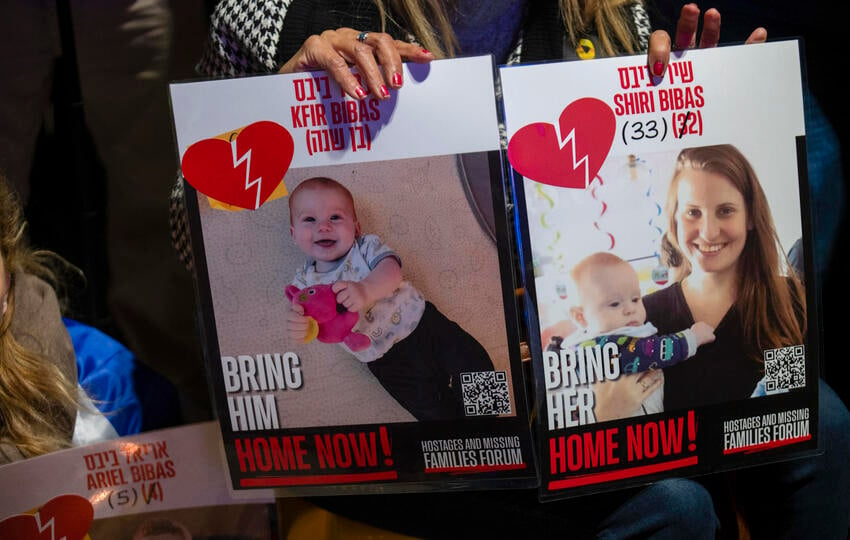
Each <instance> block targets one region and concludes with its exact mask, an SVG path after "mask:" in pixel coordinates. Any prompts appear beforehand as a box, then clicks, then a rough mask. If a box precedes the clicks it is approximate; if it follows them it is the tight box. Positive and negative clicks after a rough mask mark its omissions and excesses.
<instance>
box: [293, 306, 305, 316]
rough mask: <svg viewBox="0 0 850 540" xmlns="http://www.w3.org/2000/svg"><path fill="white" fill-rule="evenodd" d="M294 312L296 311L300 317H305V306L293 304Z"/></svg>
mask: <svg viewBox="0 0 850 540" xmlns="http://www.w3.org/2000/svg"><path fill="white" fill-rule="evenodd" d="M292 311H294V312H295V313H297V314H298V315H301V316H303V315H304V306H302V305H301V304H292Z"/></svg>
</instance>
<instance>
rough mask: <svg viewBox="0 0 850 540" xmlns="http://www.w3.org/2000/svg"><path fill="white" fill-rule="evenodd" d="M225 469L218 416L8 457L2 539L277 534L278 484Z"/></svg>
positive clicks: (0, 473)
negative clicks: (232, 477)
mask: <svg viewBox="0 0 850 540" xmlns="http://www.w3.org/2000/svg"><path fill="white" fill-rule="evenodd" d="M223 470H224V468H223V454H222V447H221V435H220V432H219V427H218V424H217V423H216V422H214V421H210V422H204V423H199V424H189V425H186V426H181V427H177V428H170V429H164V430H158V431H150V432H147V433H143V434H139V435H131V436H127V437H123V438H119V439H115V440H112V441H106V442H102V443H97V444H92V445H89V446H83V447H79V448H71V449H68V450H62V451H58V452H53V453H50V454H46V455H43V456H39V457H35V458H31V459H27V460H23V461H18V462H15V463H10V464H7V465H4V466H2V467H0V485H2V486H3V489H2V490H0V538H15V539H20V540H37V539H42V538H66V539H67V540H101V539H113V538H148V537H150V538H154V537H156V536H155V535H156V534H163V535H164V534H167V533H173V534H175V536H174V537H175V538H195V539H201V538H224V537H227V538H234V539H236V538H244V539H246V540H247V539H249V538H250V539H252V540H272V539H273V538H276V537H277V531H276V530H275V526H274V513H275V510H274V504H273V503H274V497H273V494H272V492H271V491H270V490H262V491H255V492H251V493H246V492H241V493H239V492H234V491H233V490H231V489H230V487H229V485H228V482H227V480H226V477H225V476H224V473H223ZM157 531H158V532H157ZM146 535H148V536H146ZM187 535H188V536H187Z"/></svg>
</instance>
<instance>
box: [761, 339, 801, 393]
mask: <svg viewBox="0 0 850 540" xmlns="http://www.w3.org/2000/svg"><path fill="white" fill-rule="evenodd" d="M804 386H806V353H805V349H804V348H803V346H802V345H794V346H792V347H781V348H779V349H769V350H766V351H764V387H765V390H766V391H767V392H768V393H772V392H777V391H783V390H792V389H794V388H802V387H804Z"/></svg>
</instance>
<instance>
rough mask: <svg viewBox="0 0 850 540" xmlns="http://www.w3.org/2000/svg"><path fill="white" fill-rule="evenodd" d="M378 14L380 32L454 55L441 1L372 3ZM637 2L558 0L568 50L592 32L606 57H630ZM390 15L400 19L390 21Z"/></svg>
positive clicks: (381, 0) (633, 48) (383, 0)
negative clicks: (393, 30)
mask: <svg viewBox="0 0 850 540" xmlns="http://www.w3.org/2000/svg"><path fill="white" fill-rule="evenodd" d="M373 1H374V2H375V5H376V6H377V7H378V12H379V13H380V15H381V31H386V23H387V20H391V21H393V22H394V23H396V24H397V25H398V26H402V27H405V26H406V27H407V28H408V30H410V32H412V33H413V35H414V36H416V38H417V39H418V40H419V42H420V44H421V45H422V46H423V47H425V48H426V49H428V50H429V51H431V52H432V53H434V56H436V57H437V58H447V57H453V56H455V55H456V54H458V52H459V51H458V42H457V38H456V37H455V33H454V30H453V29H452V25H451V21H450V20H449V15H448V12H447V10H446V1H445V0H373ZM637 2H639V0H560V2H559V7H560V13H561V19H562V20H563V23H564V29H565V30H566V35H567V37H568V38H569V39H570V42H571V45H572V48H575V47H576V46H578V42H579V39H581V36H582V35H583V34H586V33H588V32H591V31H592V32H594V33H595V34H596V35H597V36H598V37H599V41H600V44H601V45H602V50H603V51H605V53H606V54H607V55H608V56H614V55H616V54H632V53H634V52H635V51H636V50H637V48H638V44H637V40H636V38H635V36H634V32H633V31H632V28H631V26H630V24H629V6H630V5H632V4H635V3H637ZM390 13H395V14H397V15H398V17H399V18H400V19H401V20H400V21H395V20H393V18H392V16H391V15H390Z"/></svg>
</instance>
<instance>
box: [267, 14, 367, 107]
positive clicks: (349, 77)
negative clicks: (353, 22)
mask: <svg viewBox="0 0 850 540" xmlns="http://www.w3.org/2000/svg"><path fill="white" fill-rule="evenodd" d="M352 32H353V31H352ZM343 39H344V38H343V37H341V36H338V35H337V32H336V31H335V30H327V31H325V32H322V35H321V36H318V35H313V36H310V37H309V38H307V40H306V41H305V42H304V44H303V45H302V46H301V48H300V49H299V50H298V52H297V53H295V55H294V56H293V57H292V58H290V59H289V60H288V61H287V62H286V63H285V64H284V65H283V66H281V67H280V69H279V70H278V73H295V72H299V71H311V70H317V69H320V70H324V71H327V72H328V74H329V75H330V76H331V78H333V80H334V81H336V83H337V84H338V85H339V86H340V88H342V90H343V92H345V93H346V94H348V95H349V96H351V97H353V98H355V99H361V98H364V97H366V90H365V89H364V88H363V86H362V85H361V84H360V81H358V80H357V77H355V76H354V74H353V73H351V70H350V69H349V66H348V62H347V61H346V59H345V58H344V57H343V56H342V55H341V53H340V52H339V51H338V50H337V48H336V45H335V43H339V42H340V41H341V40H343Z"/></svg>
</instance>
